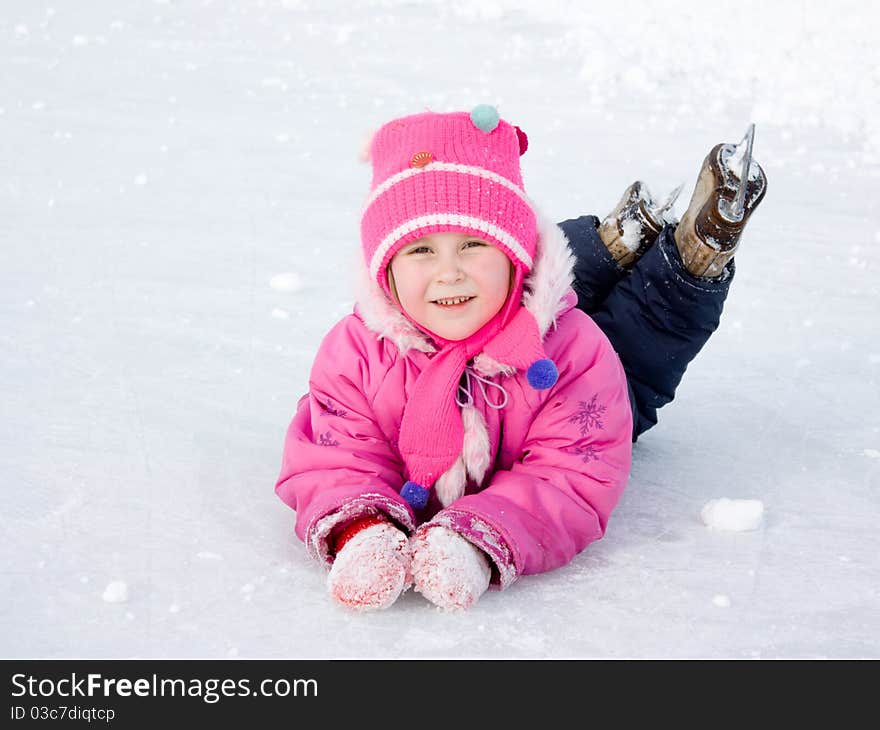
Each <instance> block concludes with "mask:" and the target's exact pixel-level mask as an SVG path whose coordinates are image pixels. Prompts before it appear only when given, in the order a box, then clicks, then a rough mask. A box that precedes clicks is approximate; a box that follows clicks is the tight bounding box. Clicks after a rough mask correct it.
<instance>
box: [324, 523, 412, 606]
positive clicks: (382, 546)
mask: <svg viewBox="0 0 880 730" xmlns="http://www.w3.org/2000/svg"><path fill="white" fill-rule="evenodd" d="M358 527H360V526H358ZM346 537H347V539H346V540H345V541H344V543H342V542H341V541H339V540H337V548H338V552H337V553H336V559H335V560H334V561H333V566H332V567H331V568H330V575H329V576H327V587H328V589H329V591H330V595H331V596H332V597H333V600H335V601H336V602H337V603H341V604H342V605H343V606H347V607H348V608H353V609H355V610H357V611H367V610H369V609H375V608H388V606H390V605H391V604H392V603H394V602H395V601H396V600H397V597H398V596H399V595H400V594H401V593H403V591H405V590H406V589H407V588H409V586H410V585H411V584H412V575H411V573H410V563H411V558H410V550H409V540H408V539H407V537H406V535H405V534H404V533H403V532H401V531H400V530H398V529H397V528H396V527H394V526H393V525H391V524H390V523H388V522H385V521H380V522H371V523H370V524H367V525H366V526H363V527H362V528H360V529H358V530H357V531H356V532H354V534H353V535H350V536H346Z"/></svg>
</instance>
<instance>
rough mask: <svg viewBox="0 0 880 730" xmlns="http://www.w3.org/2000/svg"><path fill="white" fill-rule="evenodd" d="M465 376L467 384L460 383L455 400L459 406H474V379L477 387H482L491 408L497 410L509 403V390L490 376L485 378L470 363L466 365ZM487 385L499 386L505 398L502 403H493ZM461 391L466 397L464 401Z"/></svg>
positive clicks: (481, 389)
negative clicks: (460, 395) (460, 396)
mask: <svg viewBox="0 0 880 730" xmlns="http://www.w3.org/2000/svg"><path fill="white" fill-rule="evenodd" d="M463 376H464V377H463V379H464V381H465V384H464V385H462V384H461V383H459V384H458V391H457V392H456V394H455V402H456V403H458V405H459V407H461V408H464V407H465V406H473V405H474V395H473V386H472V383H473V381H476V384H477V387H478V388H479V389H480V392H481V393H482V394H483V400H484V401H486V405H487V406H489V408H492V409H494V410H496V411H497V410H500V409H502V408H504V406H506V405H507V399H508V396H507V391H506V390H504V387H503V386H501V385H499V384H498V383H495V382H493V381H491V380H489V378H484V377H482V376H481V375H478V374H477V372H476V371H475V370H474V369H473V368H472V367H471V366H470V365H467V366H465V369H464V373H463ZM487 385H488V386H491V387H492V388H498V390H500V391H501V392H502V393H503V397H504V400H503V401H502V402H501V403H497V404H496V403H493V402H492V401H491V400H489V395H488V393H487V391H486V386H487ZM459 393H462V394H464V398H465V400H464V402H462V401H461V400H460V399H459Z"/></svg>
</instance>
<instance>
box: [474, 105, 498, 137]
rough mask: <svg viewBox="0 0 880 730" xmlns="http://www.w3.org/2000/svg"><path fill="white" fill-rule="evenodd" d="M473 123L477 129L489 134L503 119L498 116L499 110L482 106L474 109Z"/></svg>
mask: <svg viewBox="0 0 880 730" xmlns="http://www.w3.org/2000/svg"><path fill="white" fill-rule="evenodd" d="M471 121H472V122H473V123H474V126H475V127H476V128H477V129H480V130H482V131H483V132H486V134H488V133H489V132H491V131H492V130H493V129H495V127H497V126H498V122H500V121H501V117H500V116H498V110H497V109H496V108H495V107H494V106H491V105H489V104H480V105H479V106H475V107H474V108H473V111H472V112H471Z"/></svg>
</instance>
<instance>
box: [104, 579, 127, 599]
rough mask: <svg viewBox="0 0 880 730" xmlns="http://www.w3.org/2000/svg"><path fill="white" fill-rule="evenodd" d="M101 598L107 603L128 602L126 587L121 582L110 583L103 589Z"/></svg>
mask: <svg viewBox="0 0 880 730" xmlns="http://www.w3.org/2000/svg"><path fill="white" fill-rule="evenodd" d="M102 598H103V599H104V600H105V601H106V602H107V603H125V602H126V601H127V600H128V586H127V585H126V584H125V582H124V581H121V580H114V581H111V582H110V583H108V584H107V587H106V588H105V589H104V595H103V596H102Z"/></svg>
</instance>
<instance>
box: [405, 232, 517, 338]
mask: <svg viewBox="0 0 880 730" xmlns="http://www.w3.org/2000/svg"><path fill="white" fill-rule="evenodd" d="M512 272H513V267H512V266H511V263H510V260H509V259H508V258H507V256H506V255H505V254H504V252H502V251H501V250H499V249H497V248H495V246H493V245H492V244H491V243H489V242H488V241H485V240H483V239H482V238H478V237H476V236H472V235H469V234H466V233H432V234H429V235H426V236H423V237H422V238H420V239H418V240H417V241H411V242H410V243H408V244H407V245H406V246H404V247H403V248H402V249H400V251H398V252H397V253H396V254H395V255H394V257H393V258H392V259H391V263H390V264H389V266H388V273H389V274H390V276H389V284H390V286H391V291H392V292H393V293H394V295H395V296H396V297H397V301H398V302H399V303H400V306H401V307H403V309H404V311H406V313H407V314H408V315H409V316H410V317H412V318H413V320H415V322H416V323H417V324H419V326H421V327H423V328H424V329H426V330H428V331H430V332H433V333H434V334H436V335H438V336H440V337H442V338H443V339H445V340H455V341H457V340H464V339H467V338H468V337H470V336H471V335H472V334H473V333H474V332H476V331H477V330H478V329H480V327H482V326H483V325H484V324H486V323H487V322H488V321H489V320H490V319H492V317H494V316H495V315H496V314H497V313H498V311H499V310H500V309H501V307H502V306H504V302H505V301H507V295H508V292H509V291H510V282H511V279H512V278H513V277H512Z"/></svg>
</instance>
